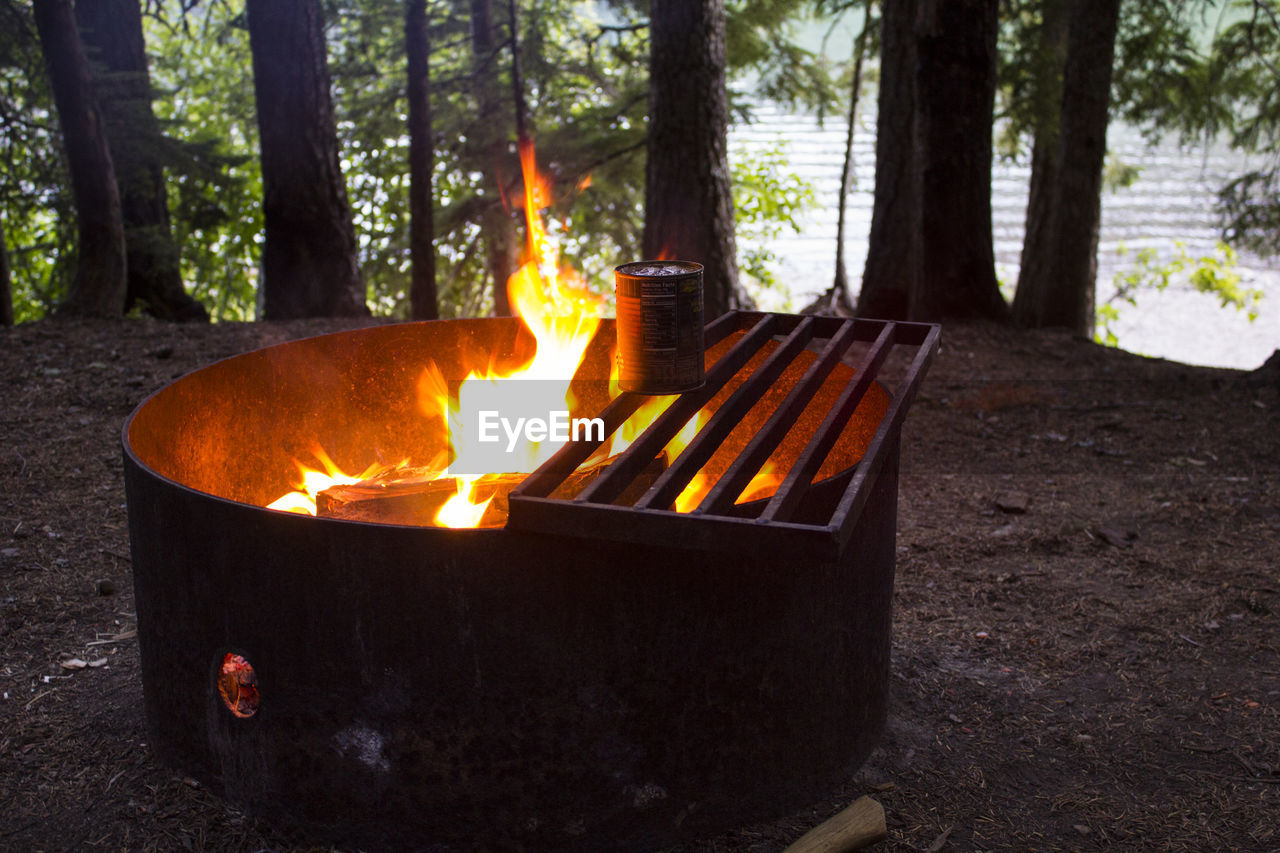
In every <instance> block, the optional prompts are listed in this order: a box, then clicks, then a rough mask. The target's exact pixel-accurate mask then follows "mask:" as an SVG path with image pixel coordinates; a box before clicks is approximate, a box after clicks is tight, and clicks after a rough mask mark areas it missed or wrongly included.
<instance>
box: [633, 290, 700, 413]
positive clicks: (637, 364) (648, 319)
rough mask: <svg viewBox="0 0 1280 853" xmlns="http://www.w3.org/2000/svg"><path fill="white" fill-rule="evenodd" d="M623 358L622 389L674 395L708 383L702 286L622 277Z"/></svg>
mask: <svg viewBox="0 0 1280 853" xmlns="http://www.w3.org/2000/svg"><path fill="white" fill-rule="evenodd" d="M617 312H618V313H617V316H618V358H619V360H620V369H619V374H620V375H619V379H620V381H621V384H622V387H623V388H625V389H627V390H631V391H640V392H642V393H644V392H649V393H674V392H675V391H680V390H686V389H689V388H693V387H697V385H698V384H700V383H701V382H702V377H703V358H704V355H703V346H702V281H701V278H700V277H694V276H687V275H685V276H673V275H664V276H661V277H654V278H645V279H636V278H626V277H623V276H622V275H619V276H618V281H617Z"/></svg>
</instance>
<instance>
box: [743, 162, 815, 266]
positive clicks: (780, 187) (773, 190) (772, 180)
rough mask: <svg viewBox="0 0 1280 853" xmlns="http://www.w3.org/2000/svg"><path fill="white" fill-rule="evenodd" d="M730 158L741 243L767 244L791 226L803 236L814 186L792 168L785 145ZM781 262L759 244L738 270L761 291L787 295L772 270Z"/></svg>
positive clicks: (746, 253)
mask: <svg viewBox="0 0 1280 853" xmlns="http://www.w3.org/2000/svg"><path fill="white" fill-rule="evenodd" d="M730 159H731V169H732V172H733V208H734V214H735V217H736V222H737V232H738V237H739V239H746V240H749V241H753V242H758V243H765V242H767V241H769V240H772V239H774V238H775V237H777V236H778V235H779V234H781V233H782V232H783V231H784V230H786V229H788V228H789V229H790V230H792V231H794V232H795V233H797V234H798V233H800V230H801V224H800V221H799V218H800V217H801V216H802V215H803V214H804V212H805V211H806V210H807V209H808V208H809V207H810V206H811V205H812V204H813V202H814V188H813V185H812V184H810V183H809V182H807V181H805V180H804V179H802V178H801V177H800V176H798V175H796V174H794V173H793V172H791V171H789V169H788V168H787V167H788V165H789V164H788V162H787V145H786V143H785V142H778V143H775V144H774V145H772V146H770V147H769V148H766V149H765V150H763V151H761V152H758V153H757V154H755V155H750V154H748V152H747V151H746V150H744V149H739V150H737V151H735V152H734V153H733V156H732V157H731V158H730ZM777 260H778V258H777V255H776V254H775V253H774V252H772V251H770V250H769V249H768V248H766V247H765V246H759V247H757V248H754V249H751V250H748V251H746V252H743V253H742V257H741V258H740V261H739V263H740V267H741V268H740V270H739V272H741V273H742V274H743V275H745V276H747V277H748V278H750V279H751V280H753V281H754V282H755V283H756V284H757V285H758V286H760V287H766V288H772V289H783V290H784V291H785V288H784V286H783V285H782V284H780V283H779V282H778V280H777V277H776V276H775V275H774V272H773V269H774V266H775V265H776V264H777Z"/></svg>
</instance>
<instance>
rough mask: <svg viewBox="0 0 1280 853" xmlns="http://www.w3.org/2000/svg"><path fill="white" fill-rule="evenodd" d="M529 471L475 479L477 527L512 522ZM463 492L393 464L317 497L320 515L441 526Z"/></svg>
mask: <svg viewBox="0 0 1280 853" xmlns="http://www.w3.org/2000/svg"><path fill="white" fill-rule="evenodd" d="M612 461H613V458H612V457H611V458H609V459H606V460H604V461H602V462H597V463H596V464H594V465H589V466H587V467H585V468H582V469H580V470H578V471H575V472H574V473H573V474H572V475H571V476H570V477H569V478H568V479H566V480H565V482H564V483H563V484H562V485H561V486H560V487H559V488H558V489H556V491H555V493H554V496H555V497H557V498H572V497H573V496H574V495H576V494H578V492H580V491H582V490H583V489H585V488H586V487H587V486H588V485H589V484H590V483H591V481H592V480H594V479H596V477H599V476H600V474H601V473H603V472H604V470H605V469H606V468H608V467H609V463H611V462H612ZM666 467H667V466H666V456H665V454H664V455H661V456H658V457H657V458H655V459H654V460H653V461H652V462H650V463H649V466H648V467H647V468H645V470H644V471H643V472H642V473H641V474H640V476H639V477H637V478H636V479H635V481H634V482H633V483H632V484H631V486H630V488H628V489H627V491H626V492H625V493H624V494H623V495H621V496H620V497H619V501H620V502H630V503H634V502H635V501H636V500H638V499H639V498H640V496H641V495H643V494H644V493H645V492H646V491H647V490H648V489H649V487H650V486H652V485H653V484H654V482H655V481H656V480H657V479H658V476H659V475H660V474H661V473H662V472H663V471H664V470H665V469H666ZM527 476H528V475H527V474H486V475H485V476H483V477H482V478H480V479H479V480H477V481H476V482H475V485H474V486H473V488H472V491H471V494H470V500H471V502H472V503H476V504H480V503H483V502H484V501H486V500H487V501H489V505H488V506H487V507H486V508H485V511H484V515H483V516H481V518H480V523H479V524H477V525H476V526H477V527H502V526H503V525H504V524H506V522H507V513H508V506H509V505H508V503H507V496H508V495H510V494H511V492H512V491H513V490H514V489H515V488H516V487H517V486H519V485H520V484H521V483H522V482H524V479H525V477H527ZM457 493H458V480H457V479H455V478H453V477H440V476H439V472H438V471H434V470H431V469H427V468H394V469H392V470H390V471H387V472H386V473H384V474H380V475H378V476H376V477H370V478H369V479H367V480H361V481H360V482H358V483H352V484H349V485H338V486H332V487H330V488H328V489H325V490H324V491H322V492H320V493H319V494H317V495H316V515H317V516H319V517H321V518H342V519H346V520H348V521H372V522H377V523H379V524H407V525H414V526H418V527H434V526H442V525H438V523H437V522H436V516H437V515H438V514H439V513H440V510H441V508H443V507H444V505H445V504H446V503H447V502H448V501H449V499H450V498H452V497H453V496H454V495H456V494H457Z"/></svg>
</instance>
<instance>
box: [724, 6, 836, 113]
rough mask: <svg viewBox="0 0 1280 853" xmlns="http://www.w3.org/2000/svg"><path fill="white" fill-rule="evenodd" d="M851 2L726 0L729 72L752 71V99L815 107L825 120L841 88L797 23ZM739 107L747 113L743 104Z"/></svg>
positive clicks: (740, 111)
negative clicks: (804, 41)
mask: <svg viewBox="0 0 1280 853" xmlns="http://www.w3.org/2000/svg"><path fill="white" fill-rule="evenodd" d="M850 5H852V4H851V3H840V2H831V0H727V1H726V3H725V18H726V20H725V38H726V41H727V42H728V65H729V74H730V76H731V77H743V76H747V75H750V76H752V77H753V78H754V80H753V83H752V87H751V88H752V90H753V96H754V97H758V98H764V99H766V100H771V101H776V102H777V103H779V104H781V105H783V106H786V107H789V108H793V109H797V108H798V109H806V110H812V111H813V112H815V113H817V115H818V118H819V120H821V119H822V118H823V117H824V116H825V115H826V112H827V111H828V110H830V109H831V108H832V107H833V106H834V105H836V104H837V103H838V102H839V99H840V95H839V90H838V89H837V88H836V81H835V80H834V79H833V69H832V67H831V64H830V62H829V61H828V60H827V58H826V57H825V56H822V55H821V54H819V53H815V52H814V51H812V50H809V49H808V48H806V47H804V46H803V45H801V44H800V42H799V39H798V35H797V30H798V25H799V24H801V23H803V22H805V21H808V20H811V19H812V16H813V15H814V13H815V12H822V13H824V14H827V15H831V14H835V13H837V12H843V11H844V9H845V8H848V7H849V6H850ZM836 7H839V8H836ZM737 111H738V112H739V113H740V114H745V110H744V109H743V108H742V106H741V105H738V110H737Z"/></svg>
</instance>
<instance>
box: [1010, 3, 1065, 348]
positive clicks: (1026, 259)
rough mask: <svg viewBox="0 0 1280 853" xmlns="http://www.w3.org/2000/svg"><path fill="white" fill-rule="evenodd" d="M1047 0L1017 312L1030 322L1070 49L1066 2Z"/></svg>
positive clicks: (1044, 247)
mask: <svg viewBox="0 0 1280 853" xmlns="http://www.w3.org/2000/svg"><path fill="white" fill-rule="evenodd" d="M1068 2H1069V0H1044V2H1043V3H1042V5H1041V25H1040V36H1039V59H1040V64H1039V65H1038V67H1037V69H1036V73H1035V87H1036V88H1035V93H1034V99H1035V100H1034V103H1035V119H1034V120H1035V140H1034V141H1033V142H1032V146H1031V187H1030V191H1029V193H1028V195H1027V216H1026V226H1025V229H1024V232H1023V238H1022V260H1021V264H1020V269H1019V271H1018V289H1017V292H1016V294H1015V296H1014V300H1013V317H1014V320H1016V321H1017V322H1019V323H1024V324H1026V322H1027V321H1026V319H1025V318H1024V315H1025V314H1026V312H1027V311H1028V309H1029V308H1030V305H1031V301H1032V300H1030V299H1029V298H1028V296H1029V294H1030V293H1031V292H1032V291H1033V290H1034V289H1035V285H1034V284H1032V282H1034V281H1036V280H1040V281H1043V279H1044V276H1045V274H1046V272H1047V270H1045V269H1044V268H1043V266H1044V264H1046V263H1048V262H1049V253H1050V250H1051V246H1052V241H1051V239H1050V238H1051V235H1052V231H1051V230H1050V225H1051V220H1052V218H1053V217H1052V214H1053V204H1054V199H1053V188H1054V187H1055V186H1056V185H1057V182H1058V165H1059V163H1058V153H1059V151H1058V121H1059V119H1060V115H1059V114H1060V112H1061V109H1062V68H1063V65H1064V63H1065V62H1066V54H1067V3H1068Z"/></svg>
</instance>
